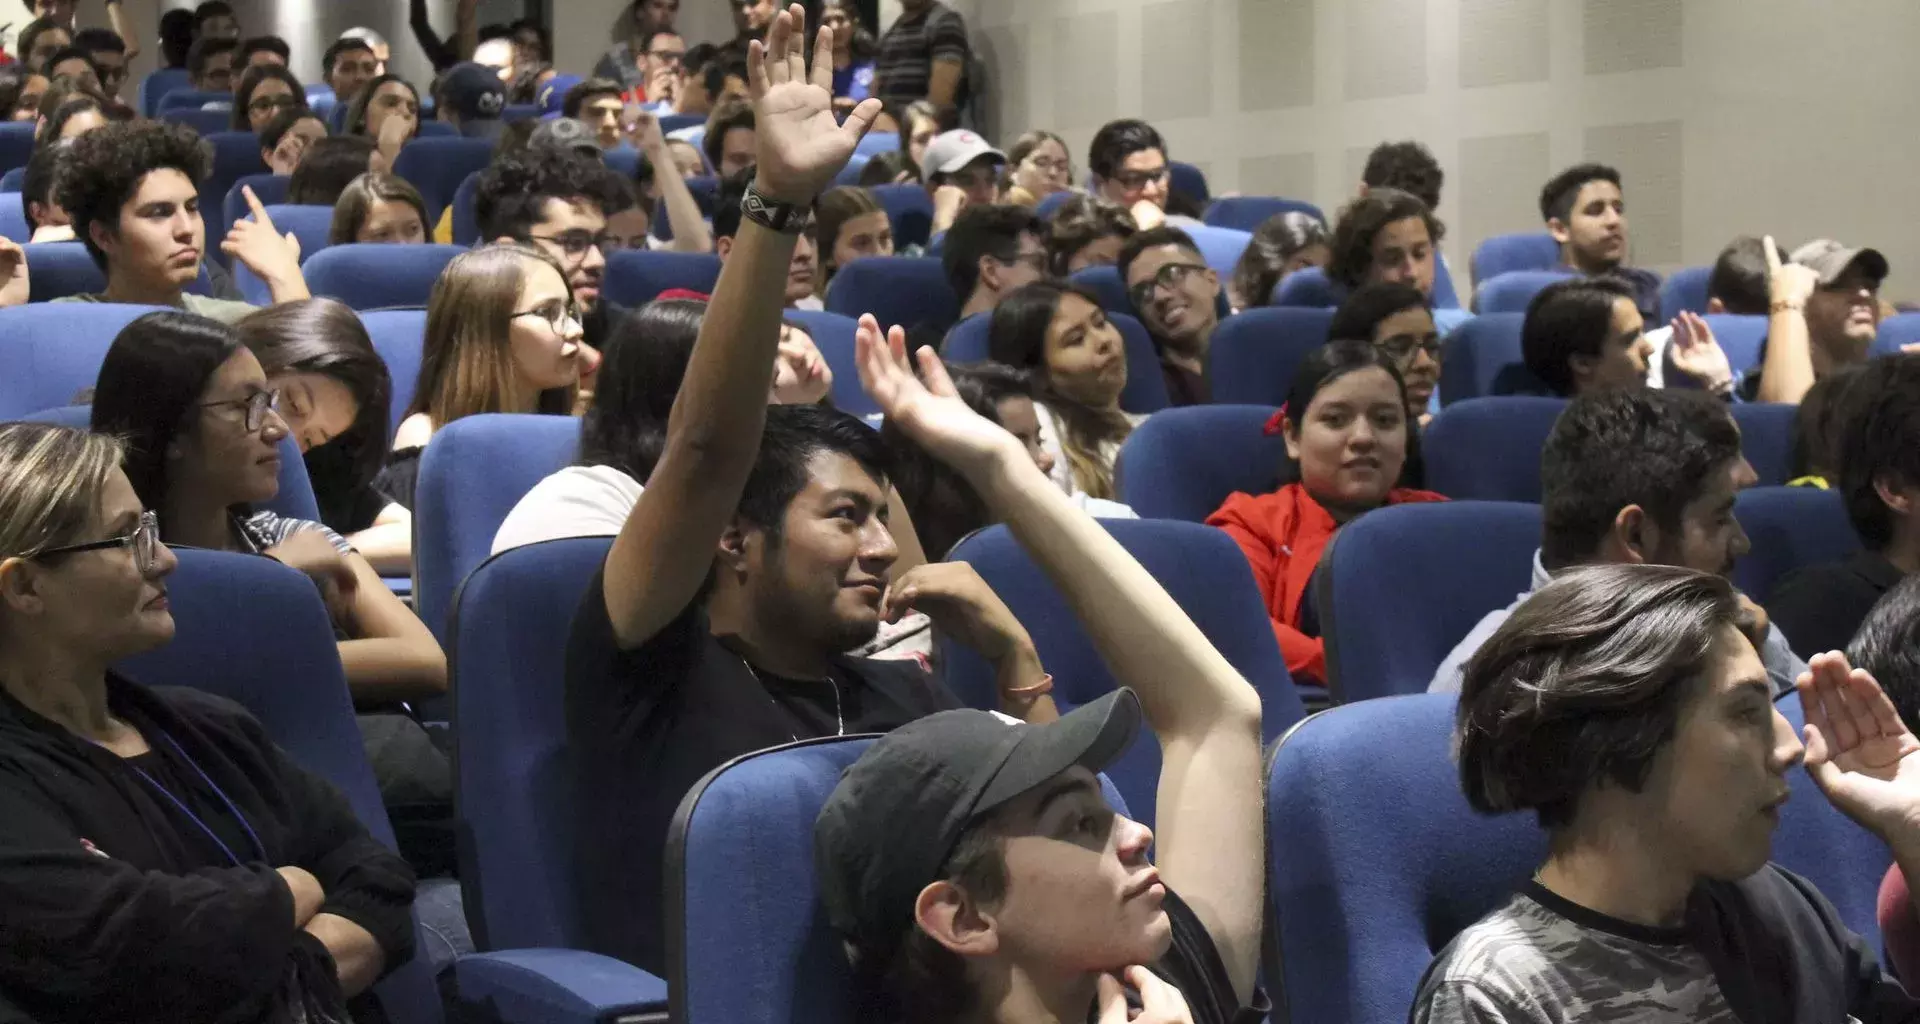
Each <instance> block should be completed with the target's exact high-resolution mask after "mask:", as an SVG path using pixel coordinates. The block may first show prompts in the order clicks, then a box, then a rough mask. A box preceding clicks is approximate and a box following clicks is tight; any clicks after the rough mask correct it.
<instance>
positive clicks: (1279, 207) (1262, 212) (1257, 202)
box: [1202, 196, 1327, 231]
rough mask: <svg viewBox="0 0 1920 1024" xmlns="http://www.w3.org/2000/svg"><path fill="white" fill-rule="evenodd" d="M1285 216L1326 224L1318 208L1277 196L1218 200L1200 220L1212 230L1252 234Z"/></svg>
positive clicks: (1221, 198) (1325, 218)
mask: <svg viewBox="0 0 1920 1024" xmlns="http://www.w3.org/2000/svg"><path fill="white" fill-rule="evenodd" d="M1288 213H1304V214H1306V215H1307V216H1309V217H1312V218H1313V219H1314V220H1317V221H1319V222H1320V223H1322V224H1325V223H1326V222H1327V216H1326V214H1324V213H1321V212H1320V208H1319V207H1318V206H1315V205H1313V204H1312V203H1309V202H1304V201H1302V200H1299V199H1282V198H1280V197H1279V196H1221V197H1220V198H1218V199H1215V200H1214V201H1213V204H1212V205H1211V206H1208V207H1207V215H1206V216H1205V217H1204V218H1202V219H1203V220H1204V221H1206V223H1208V224H1212V225H1214V226H1215V227H1223V228H1238V229H1239V230H1241V231H1252V230H1254V229H1255V228H1258V227H1259V226H1260V225H1262V224H1265V223H1266V222H1267V221H1269V220H1271V219H1272V218H1274V217H1278V216H1281V215H1282V214H1288Z"/></svg>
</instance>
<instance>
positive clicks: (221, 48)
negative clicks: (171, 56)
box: [187, 36, 240, 79]
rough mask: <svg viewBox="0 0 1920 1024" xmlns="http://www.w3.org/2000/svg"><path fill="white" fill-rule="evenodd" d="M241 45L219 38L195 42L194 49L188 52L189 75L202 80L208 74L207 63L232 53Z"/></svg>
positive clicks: (208, 37)
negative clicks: (224, 54)
mask: <svg viewBox="0 0 1920 1024" xmlns="http://www.w3.org/2000/svg"><path fill="white" fill-rule="evenodd" d="M239 48H240V44H239V43H238V42H236V41H234V40H232V39H227V38H224V37H219V36H201V37H200V38H198V39H195V40H194V41H193V48H192V49H190V50H188V51H187V74H188V75H189V76H191V77H193V78H196V79H197V78H200V77H201V76H203V75H205V74H206V73H207V62H208V61H210V60H212V59H213V58H215V57H218V56H220V55H221V54H223V53H232V52H234V51H235V50H238V49H239Z"/></svg>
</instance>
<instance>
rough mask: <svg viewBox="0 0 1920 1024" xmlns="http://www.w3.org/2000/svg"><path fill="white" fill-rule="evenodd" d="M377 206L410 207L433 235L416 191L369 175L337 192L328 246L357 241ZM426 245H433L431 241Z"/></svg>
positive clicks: (380, 175)
mask: <svg viewBox="0 0 1920 1024" xmlns="http://www.w3.org/2000/svg"><path fill="white" fill-rule="evenodd" d="M376 202H389V203H393V202H399V203H405V204H407V205H408V206H411V207H413V210H414V212H415V213H418V214H419V215H420V226H421V227H423V228H425V229H427V232H428V234H429V235H431V233H432V232H433V221H432V220H430V219H428V217H427V201H426V200H425V199H422V198H420V190H419V189H417V188H414V187H413V186H412V185H411V184H409V183H408V182H407V180H406V179H405V178H400V177H395V176H394V175H391V174H383V173H381V172H379V171H368V172H367V173H365V174H362V175H361V176H359V177H357V178H355V179H353V180H352V181H350V182H348V183H347V187H346V188H344V189H341V190H340V198H339V199H338V200H337V201H335V202H334V204H333V224H332V225H331V226H329V227H328V229H327V244H328V245H346V244H348V243H350V242H356V241H359V235H360V229H361V228H362V227H365V226H366V223H367V217H368V215H370V214H371V213H373V204H374V203H376ZM427 241H432V238H428V239H427ZM562 276H565V275H562Z"/></svg>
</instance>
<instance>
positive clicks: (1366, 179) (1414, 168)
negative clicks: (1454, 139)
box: [1360, 141, 1447, 210]
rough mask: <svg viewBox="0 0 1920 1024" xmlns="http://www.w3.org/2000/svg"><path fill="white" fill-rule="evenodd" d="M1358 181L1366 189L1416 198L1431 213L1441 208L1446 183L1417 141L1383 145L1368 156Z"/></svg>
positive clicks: (1433, 160)
mask: <svg viewBox="0 0 1920 1024" xmlns="http://www.w3.org/2000/svg"><path fill="white" fill-rule="evenodd" d="M1360 180H1361V182H1363V183H1364V184H1365V185H1366V186H1367V187H1368V188H1397V189H1399V190H1400V191H1402V192H1406V193H1410V194H1412V195H1414V196H1417V197H1419V199H1420V201H1421V202H1423V203H1425V204H1427V208H1428V209H1430V210H1437V209H1439V208H1440V186H1441V185H1442V184H1443V183H1444V182H1445V181H1446V180H1447V175H1446V172H1444V171H1442V170H1441V169H1440V161H1438V160H1435V159H1434V158H1433V151H1432V150H1430V149H1428V148H1427V147H1425V146H1423V145H1421V144H1420V143H1418V142H1413V141H1407V142H1382V143H1381V144H1379V145H1378V146H1375V147H1373V152H1372V153H1369V154H1368V155H1367V167H1366V170H1364V171H1361V172H1360Z"/></svg>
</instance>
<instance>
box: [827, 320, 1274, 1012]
mask: <svg viewBox="0 0 1920 1024" xmlns="http://www.w3.org/2000/svg"><path fill="white" fill-rule="evenodd" d="M856 346H857V348H858V353H859V360H860V369H861V374H860V376H861V380H862V382H863V383H865V384H866V387H867V391H868V393H869V394H871V395H872V396H873V398H874V400H875V402H877V403H878V404H879V406H880V408H881V410H882V411H883V412H884V413H885V414H886V417H887V423H888V424H889V426H896V425H897V426H898V427H899V428H900V430H901V432H902V433H903V434H905V435H906V436H907V437H909V438H911V439H912V440H913V441H915V442H916V443H918V444H919V445H920V446H921V447H922V448H925V449H926V450H927V451H928V452H929V453H931V454H932V455H933V456H934V457H935V458H937V459H939V460H940V461H942V462H944V463H946V464H947V465H948V466H950V467H952V468H953V469H954V470H955V471H957V472H958V473H960V474H961V475H962V476H964V477H965V478H966V479H967V482H968V483H969V484H971V485H972V486H973V489H974V490H975V491H976V492H977V493H978V494H980V495H981V496H982V497H983V498H985V499H986V501H987V502H988V504H989V506H990V507H991V511H992V512H993V514H994V517H995V518H996V519H998V520H1001V521H1003V522H1005V523H1006V524H1007V526H1008V528H1009V529H1011V530H1012V531H1013V534H1014V536H1015V537H1016V538H1018V539H1019V540H1020V542H1021V543H1022V545H1024V546H1025V547H1026V549H1027V551H1028V552H1029V553H1030V554H1031V556H1032V557H1033V558H1034V559H1035V560H1036V561H1037V562H1039V563H1040V565H1041V566H1042V567H1043V568H1044V569H1045V570H1046V572H1047V575H1048V576H1049V577H1050V578H1051V579H1052V580H1053V581H1054V582H1055V583H1056V584H1057V585H1058V586H1059V587H1060V589H1061V591H1062V592H1063V593H1065V595H1066V597H1067V600H1068V603H1069V604H1070V605H1072V606H1073V607H1074V608H1075V609H1077V610H1078V611H1079V613H1080V615H1081V616H1082V618H1083V619H1084V620H1085V625H1086V627H1087V633H1088V634H1089V635H1090V636H1091V637H1093V638H1094V643H1095V645H1096V647H1097V648H1098V649H1099V651H1100V654H1101V656H1102V657H1103V658H1104V660H1105V661H1106V663H1107V664H1108V665H1109V666H1111V667H1112V669H1113V672H1114V675H1115V676H1116V677H1117V678H1118V679H1119V681H1120V682H1121V683H1122V684H1123V686H1124V687H1126V688H1125V689H1121V690H1118V691H1116V692H1114V693H1111V694H1108V695H1107V696H1105V697H1103V698H1101V699H1099V700H1096V701H1094V702H1092V703H1089V704H1087V705H1084V706H1082V707H1080V708H1078V709H1076V710H1075V711H1074V712H1073V713H1071V714H1069V715H1067V716H1066V717H1064V718H1061V719H1059V720H1058V721H1055V722H1052V723H1048V724H1022V723H1015V722H1010V721H1007V720H1005V719H1003V718H1000V717H998V716H994V715H991V714H989V713H987V712H983V711H973V710H960V711H946V712H942V713H940V714H936V715H933V716H930V717H928V718H924V719H921V720H920V721H918V722H915V723H913V724H911V725H908V726H905V727H903V728H901V729H898V730H896V731H895V732H893V733H892V734H891V735H889V736H886V737H884V738H882V739H881V740H880V741H879V742H877V743H875V744H874V745H873V747H872V748H871V749H869V750H868V751H867V752H866V754H865V755H864V756H862V757H861V758H860V760H859V761H857V762H856V763H855V764H854V765H853V767H852V768H851V769H849V770H848V772H847V773H846V775H845V776H843V777H842V779H841V781H840V784H839V786H838V787H836V788H835V790H834V792H833V795H832V796H831V797H829V798H828V801H827V804H826V806H825V807H824V808H822V810H821V812H820V817H819V819H818V821H817V822H816V824H815V828H814V853H815V863H816V866H817V870H818V872H819V876H820V891H821V898H822V902H823V903H824V904H825V906H826V910H827V917H828V920H829V922H830V923H831V924H832V926H833V927H834V929H835V930H836V931H837V932H838V933H839V934H840V936H841V937H842V938H843V939H844V941H845V943H846V946H847V951H848V954H849V956H850V957H851V959H852V961H853V964H854V967H855V969H856V974H857V976H858V977H860V978H861V983H862V985H863V988H864V991H863V992H862V993H861V995H862V996H864V997H868V999H869V1000H870V1001H871V1002H872V1003H877V1005H871V1004H870V1006H871V1012H869V1013H868V1014H867V1015H866V1016H867V1017H868V1018H870V1019H875V1020H903V1021H904V1020H911V1021H922V1022H940V1021H958V1020H1003V1021H1006V1020H1019V1019H1022V1018H1023V1017H1031V1018H1033V1019H1039V1018H1040V1017H1041V1016H1042V1015H1043V1014H1044V1015H1045V1016H1046V1017H1047V1018H1048V1019H1052V1020H1062V1021H1080V1020H1092V1019H1095V1017H1094V1015H1095V1014H1096V1013H1097V1014H1098V1020H1100V1021H1102V1022H1107V1021H1113V1022H1124V1021H1127V1020H1129V1019H1134V1018H1131V1017H1130V1015H1129V1012H1128V1002H1129V1000H1130V999H1137V1000H1138V1002H1139V1004H1140V1006H1141V1007H1142V1012H1141V1014H1140V1016H1139V1018H1138V1019H1139V1020H1141V1021H1153V1022H1155V1024H1162V1022H1175V1021H1193V1022H1198V1024H1246V1022H1254V1021H1260V1020H1263V1019H1265V1016H1266V1013H1267V1011H1268V1009H1269V1007H1268V1006H1267V1005H1266V1000H1265V998H1264V996H1263V995H1262V994H1261V993H1260V991H1259V989H1258V987H1257V986H1256V984H1255V977H1254V976H1255V973H1256V961H1257V957H1258V953H1259V949H1260V924H1261V908H1262V906H1263V903H1264V901H1263V900H1262V899H1261V893H1262V892H1263V891H1264V890H1263V887H1262V882H1263V878H1264V874H1265V872H1264V863H1263V850H1264V845H1263V843H1264V836H1263V832H1262V822H1263V820H1264V818H1263V814H1262V806H1263V797H1264V790H1263V784H1262V774H1261V763H1262V762H1261V745H1260V699H1259V696H1258V695H1257V694H1256V693H1255V692H1254V690H1253V687H1252V686H1250V685H1249V684H1248V683H1247V681H1246V680H1245V679H1244V678H1242V677H1241V676H1240V674H1239V673H1238V672H1236V671H1235V670H1234V668H1233V666H1232V665H1230V664H1228V663H1227V661H1226V659H1225V658H1224V657H1222V656H1221V655H1220V653H1219V652H1218V651H1217V650H1215V649H1214V647H1213V645H1212V644H1210V643H1209V642H1208V641H1207V638H1206V636H1205V635H1204V634H1202V633H1201V632H1200V630H1199V628H1198V627H1196V626H1195V625H1194V624H1193V621H1192V620H1191V619H1189V618H1188V617H1187V616H1186V613H1185V612H1183V611H1182V610H1181V608H1180V606H1179V605H1177V604H1175V603H1174V601H1173V599H1172V598H1171V597H1169V596H1168V595H1167V592H1166V591H1165V590H1163V589H1161V587H1160V585H1159V584H1158V583H1156V582H1155V581H1154V579H1153V577H1152V576H1150V575H1148V573H1147V571H1146V570H1145V569H1143V568H1142V567H1141V566H1140V564H1139V563H1138V562H1136V561H1134V559H1133V558H1132V556H1130V555H1129V554H1127V552H1126V550H1125V549H1124V548H1122V547H1121V546H1120V545H1119V543H1118V542H1116V541H1115V540H1114V539H1113V538H1112V536H1110V535H1109V534H1108V533H1107V532H1106V531H1105V530H1103V529H1101V528H1100V527H1099V525H1097V524H1096V523H1095V522H1094V521H1093V520H1092V519H1090V518H1088V517H1087V515H1086V514H1085V513H1084V512H1081V511H1079V510H1078V509H1077V508H1075V507H1074V504H1073V502H1072V501H1071V500H1070V499H1069V498H1068V497H1067V496H1066V495H1065V494H1063V493H1062V492H1061V491H1060V490H1059V488H1057V487H1055V486H1054V485H1053V484H1052V482H1051V481H1049V480H1048V479H1047V477H1046V475H1045V474H1043V473H1042V472H1041V471H1040V469H1039V467H1038V466H1036V465H1035V464H1034V462H1033V459H1032V458H1031V457H1030V456H1029V455H1028V454H1027V452H1026V449H1025V448H1024V447H1023V446H1022V444H1021V443H1020V442H1019V441H1018V440H1017V439H1015V438H1014V437H1013V435H1011V434H1009V433H1007V432H1006V431H1005V430H1004V429H1002V428H1000V427H998V426H996V425H994V424H993V423H991V422H989V421H988V420H986V419H985V418H984V417H982V416H980V414H978V413H976V412H974V411H973V409H972V408H970V407H969V406H968V405H967V404H966V403H965V402H964V401H962V400H961V399H960V398H959V396H958V395H957V394H956V393H955V391H954V388H953V383H952V381H951V380H949V379H948V377H947V374H946V371H945V370H944V369H942V368H941V365H940V362H939V360H938V358H936V357H935V356H934V355H933V354H932V352H931V351H923V352H922V353H921V356H920V368H921V373H922V374H923V375H924V376H925V378H926V381H925V383H924V384H923V383H922V382H921V380H920V378H919V377H917V376H916V375H915V373H914V370H913V366H912V364H911V363H910V362H909V359H908V356H907V353H906V339H905V337H904V335H901V334H900V333H898V332H897V331H896V332H895V334H894V336H893V337H891V338H889V339H885V340H883V339H881V338H880V336H879V332H878V331H877V330H874V329H871V327H870V325H869V327H867V328H863V330H862V332H861V334H860V335H859V336H858V337H857V338H856ZM1143 715H1144V717H1145V719H1146V721H1147V724H1148V725H1149V726H1150V727H1151V728H1152V729H1153V731H1154V734H1155V736H1156V738H1157V739H1158V740H1159V743H1160V749H1161V752H1162V757H1163V759H1164V760H1163V761H1162V763H1161V769H1160V789H1159V809H1160V820H1161V822H1162V823H1164V824H1165V825H1166V828H1165V830H1164V831H1163V832H1162V833H1161V835H1160V838H1159V863H1158V864H1157V865H1156V864H1155V863H1153V862H1151V861H1149V860H1148V858H1147V852H1148V850H1149V849H1150V848H1151V847H1152V845H1153V843H1154V836H1153V832H1152V831H1151V830H1150V829H1148V828H1147V827H1146V826H1144V825H1141V824H1140V823H1138V822H1135V821H1130V820H1128V819H1126V818H1124V817H1121V816H1119V815H1117V814H1115V813H1114V812H1113V810H1112V809H1111V808H1109V807H1108V806H1107V804H1106V802H1105V800H1104V799H1103V798H1102V797H1101V792H1100V785H1099V782H1098V780H1097V779H1096V777H1095V774H1094V773H1095V772H1098V771H1099V770H1100V769H1101V768H1102V767H1104V766H1105V765H1107V764H1108V763H1110V762H1111V761H1112V760H1113V759H1114V758H1115V757H1117V756H1119V754H1120V753H1121V752H1122V751H1123V750H1125V749H1126V748H1127V746H1128V744H1129V743H1131V742H1132V740H1133V738H1134V733H1135V731H1136V730H1137V728H1138V726H1139V722H1140V719H1141V717H1142V716H1143ZM1129 990H1131V992H1129Z"/></svg>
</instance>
